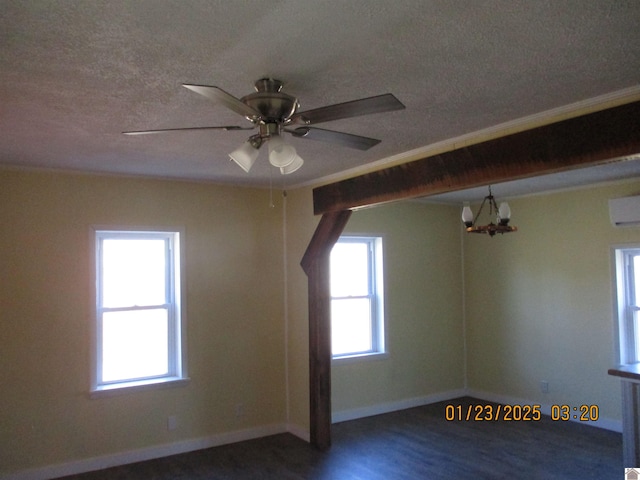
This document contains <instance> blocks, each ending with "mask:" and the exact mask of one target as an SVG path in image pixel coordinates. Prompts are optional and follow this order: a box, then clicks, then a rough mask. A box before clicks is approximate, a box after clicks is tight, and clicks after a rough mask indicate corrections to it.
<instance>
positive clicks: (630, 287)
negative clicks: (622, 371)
mask: <svg viewBox="0 0 640 480" xmlns="http://www.w3.org/2000/svg"><path fill="white" fill-rule="evenodd" d="M634 257H640V244H636V245H625V246H618V247H614V248H613V258H614V267H615V268H614V279H615V285H614V289H613V291H614V297H615V299H614V317H615V319H616V326H617V328H616V334H617V335H616V337H617V342H616V349H617V354H618V362H619V363H620V364H622V365H627V364H634V363H639V362H640V324H639V322H640V319H638V321H636V320H635V318H636V316H638V315H639V313H638V312H639V311H640V305H639V304H640V298H636V292H640V285H635V284H634V283H635V276H634V271H633V268H634V267H633V261H632V259H633V258H634Z"/></svg>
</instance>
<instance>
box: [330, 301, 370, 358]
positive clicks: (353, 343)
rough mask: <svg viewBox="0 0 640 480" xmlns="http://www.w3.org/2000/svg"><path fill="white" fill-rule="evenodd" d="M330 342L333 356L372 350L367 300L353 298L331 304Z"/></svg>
mask: <svg viewBox="0 0 640 480" xmlns="http://www.w3.org/2000/svg"><path fill="white" fill-rule="evenodd" d="M331 341H332V351H333V355H344V354H347V353H360V352H369V351H371V350H372V347H373V343H372V336H371V308H370V305H369V299H366V298H353V299H345V300H333V301H332V302H331Z"/></svg>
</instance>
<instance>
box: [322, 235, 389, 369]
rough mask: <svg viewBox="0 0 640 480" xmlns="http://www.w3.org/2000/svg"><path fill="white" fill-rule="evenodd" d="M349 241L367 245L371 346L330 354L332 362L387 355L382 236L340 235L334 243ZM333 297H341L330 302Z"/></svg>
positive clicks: (369, 358) (380, 357) (345, 361)
mask: <svg viewBox="0 0 640 480" xmlns="http://www.w3.org/2000/svg"><path fill="white" fill-rule="evenodd" d="M349 242H350V243H366V244H367V247H368V270H369V275H368V279H369V292H368V294H367V295H366V297H367V298H369V299H370V322H371V332H372V339H371V340H372V342H371V343H372V348H371V350H367V351H361V352H351V353H343V354H338V355H333V354H332V360H333V362H334V363H349V362H352V361H361V360H371V359H382V358H386V357H387V356H388V351H387V345H386V326H385V324H386V322H385V310H384V278H383V238H382V237H380V236H372V235H342V236H340V238H339V239H338V241H337V242H336V244H338V243H349ZM353 298H357V297H353ZM361 298H362V297H361ZM334 299H335V300H340V299H341V297H331V302H332V303H333V301H334ZM332 321H333V320H332Z"/></svg>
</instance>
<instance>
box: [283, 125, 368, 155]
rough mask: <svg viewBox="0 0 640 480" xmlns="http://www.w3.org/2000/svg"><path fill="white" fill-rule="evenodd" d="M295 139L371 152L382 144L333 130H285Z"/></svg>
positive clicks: (304, 128)
mask: <svg viewBox="0 0 640 480" xmlns="http://www.w3.org/2000/svg"><path fill="white" fill-rule="evenodd" d="M285 132H288V133H290V134H291V135H293V136H294V137H301V138H309V139H311V140H320V141H322V142H329V143H336V144H338V145H342V146H343V147H349V148H357V149H358V150H369V149H370V148H371V147H373V146H375V145H377V144H379V143H380V140H378V139H375V138H369V137H362V136H360V135H353V134H351V133H344V132H335V131H333V130H325V129H322V128H311V127H298V128H296V129H294V130H289V129H285Z"/></svg>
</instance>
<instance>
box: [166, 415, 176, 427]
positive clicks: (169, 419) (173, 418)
mask: <svg viewBox="0 0 640 480" xmlns="http://www.w3.org/2000/svg"><path fill="white" fill-rule="evenodd" d="M176 428H178V417H176V416H175V415H169V416H168V417H167V430H169V431H172V430H175V429H176Z"/></svg>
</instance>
